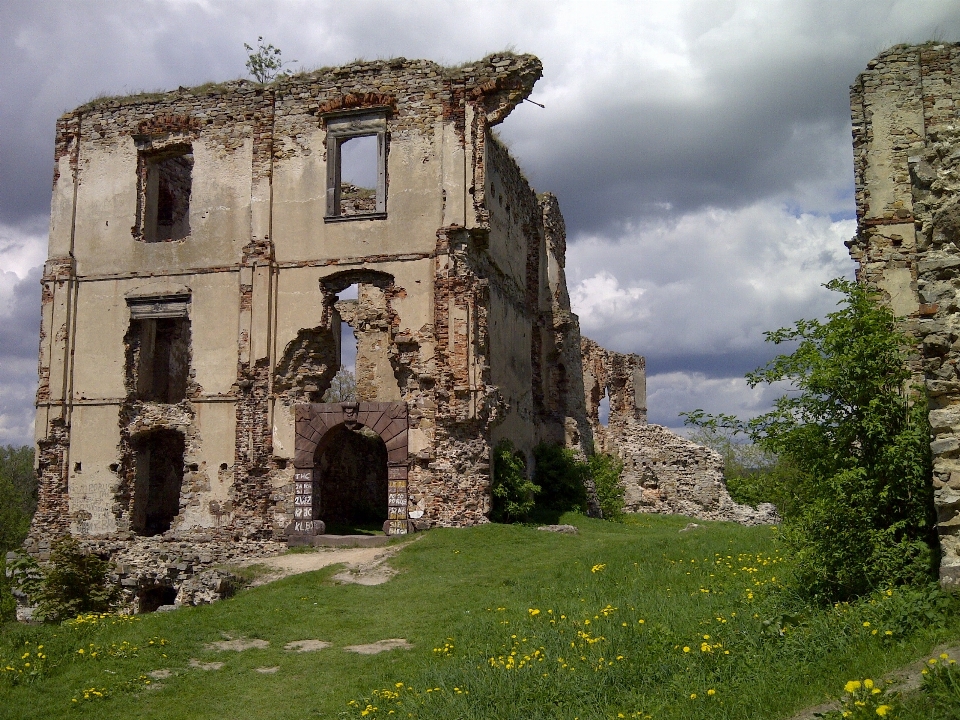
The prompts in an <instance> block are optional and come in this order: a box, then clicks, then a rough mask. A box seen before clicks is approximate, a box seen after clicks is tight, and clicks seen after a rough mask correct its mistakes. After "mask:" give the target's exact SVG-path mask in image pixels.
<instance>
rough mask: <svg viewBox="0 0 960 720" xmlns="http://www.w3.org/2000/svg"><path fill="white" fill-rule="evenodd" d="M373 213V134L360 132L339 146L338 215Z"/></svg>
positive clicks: (374, 159)
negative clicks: (361, 133)
mask: <svg viewBox="0 0 960 720" xmlns="http://www.w3.org/2000/svg"><path fill="white" fill-rule="evenodd" d="M374 212H377V136H376V135H361V136H360V137H353V138H349V139H347V140H344V141H343V143H341V145H340V215H363V214H367V213H374Z"/></svg>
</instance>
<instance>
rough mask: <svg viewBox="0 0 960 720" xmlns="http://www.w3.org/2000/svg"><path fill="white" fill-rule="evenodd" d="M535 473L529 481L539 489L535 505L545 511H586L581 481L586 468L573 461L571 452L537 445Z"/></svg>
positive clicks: (545, 444) (583, 487) (534, 453)
mask: <svg viewBox="0 0 960 720" xmlns="http://www.w3.org/2000/svg"><path fill="white" fill-rule="evenodd" d="M533 457H534V459H535V460H536V463H537V465H536V471H535V472H534V475H533V481H534V482H535V483H536V484H537V485H539V486H540V498H539V499H538V501H537V506H538V507H540V508H543V509H546V510H556V511H559V512H566V511H568V510H577V511H579V512H586V510H587V491H586V487H585V485H584V479H585V478H586V477H589V474H590V467H589V466H588V465H587V464H586V463H583V462H579V461H578V460H577V456H576V455H575V454H574V452H573V450H569V449H567V448H565V447H561V446H560V445H552V444H550V443H541V444H540V445H537V447H536V448H534V450H533Z"/></svg>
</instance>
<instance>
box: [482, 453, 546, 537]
mask: <svg viewBox="0 0 960 720" xmlns="http://www.w3.org/2000/svg"><path fill="white" fill-rule="evenodd" d="M538 492H540V488H539V487H538V486H537V485H536V484H534V483H533V482H532V481H531V480H530V478H528V477H527V463H526V460H525V459H524V457H523V454H522V453H520V452H518V451H517V450H516V449H514V447H513V443H511V442H510V441H509V440H501V441H500V442H499V443H498V444H497V446H496V448H494V450H493V482H492V485H491V488H490V494H491V496H492V500H493V508H492V509H491V511H490V519H491V520H493V521H494V522H501V523H505V522H518V521H522V520H525V519H526V518H527V516H529V515H530V512H531V511H532V510H533V507H534V505H535V503H536V501H535V496H536V494H537V493H538Z"/></svg>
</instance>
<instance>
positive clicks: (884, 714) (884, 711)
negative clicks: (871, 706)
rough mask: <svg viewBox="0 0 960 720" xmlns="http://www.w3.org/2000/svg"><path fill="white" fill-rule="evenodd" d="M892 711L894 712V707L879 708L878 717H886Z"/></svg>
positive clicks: (882, 706)
mask: <svg viewBox="0 0 960 720" xmlns="http://www.w3.org/2000/svg"><path fill="white" fill-rule="evenodd" d="M891 710H893V706H892V705H881V706H880V707H878V708H877V715H879V716H880V717H884V716H886V714H887V713H888V712H890V711H891Z"/></svg>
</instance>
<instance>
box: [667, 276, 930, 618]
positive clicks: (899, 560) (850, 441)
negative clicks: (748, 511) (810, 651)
mask: <svg viewBox="0 0 960 720" xmlns="http://www.w3.org/2000/svg"><path fill="white" fill-rule="evenodd" d="M827 287H828V288H829V289H831V290H835V291H838V292H841V293H843V294H844V299H843V300H842V301H841V302H840V305H841V306H842V307H841V309H840V310H838V311H836V312H834V313H830V314H829V315H828V316H827V321H826V322H820V321H818V320H799V321H797V322H796V323H795V324H794V326H793V327H792V328H782V329H780V330H777V331H775V332H769V333H767V334H766V336H767V340H768V341H770V342H773V343H774V344H781V343H797V347H796V350H795V351H794V352H793V353H791V354H790V355H779V356H777V357H776V358H774V359H773V360H772V361H771V362H770V363H769V364H767V366H766V367H764V368H760V369H758V370H756V371H754V372H752V373H749V374H748V375H747V381H748V383H749V384H750V386H751V387H755V386H757V385H759V384H760V383H767V384H773V383H780V382H783V381H787V382H789V383H790V384H791V385H792V386H793V387H794V388H795V391H794V392H792V393H791V394H789V395H784V396H782V397H780V398H779V399H778V400H777V401H776V403H775V405H774V409H773V410H772V411H770V412H768V413H765V414H763V415H761V416H759V417H757V418H754V419H753V420H750V421H749V422H742V421H740V420H737V418H734V417H731V416H726V415H718V416H708V415H706V414H705V413H703V412H702V411H699V410H698V411H694V412H692V413H685V415H686V418H687V419H686V421H687V422H688V423H689V424H693V425H697V426H699V427H701V428H704V429H707V430H710V431H722V432H729V433H732V434H736V433H739V432H742V433H746V434H747V435H748V436H749V437H750V439H751V440H752V441H753V442H754V443H755V444H757V445H759V446H760V447H761V448H763V449H764V450H766V451H768V452H770V453H773V454H775V455H776V456H778V457H779V458H782V459H783V460H784V461H786V462H787V463H788V464H789V466H790V467H792V468H793V470H794V473H793V474H792V475H790V476H789V477H781V478H780V479H779V480H776V482H777V483H778V487H777V490H776V492H780V493H782V494H785V495H786V496H789V497H790V498H791V500H792V502H793V505H792V506H789V510H788V511H787V512H785V513H784V517H785V526H784V532H783V538H784V540H785V541H786V543H787V545H788V547H790V549H791V550H793V552H794V554H795V559H796V570H795V573H796V584H797V588H798V589H799V590H800V591H801V592H803V593H805V594H809V595H812V596H813V597H816V598H819V599H821V600H824V601H835V600H846V599H849V598H852V597H856V596H859V595H862V594H865V593H868V592H869V591H870V590H871V589H873V588H877V587H885V586H888V585H891V584H914V585H923V584H926V583H928V582H930V581H931V580H932V579H933V578H934V576H935V572H934V571H935V568H936V565H937V554H936V552H937V551H936V548H937V538H936V516H935V513H934V506H933V488H932V483H931V478H932V461H931V456H930V426H929V423H928V420H927V408H926V404H925V402H924V401H923V397H922V395H921V394H919V393H916V394H910V393H908V392H906V391H905V387H906V385H907V382H908V381H909V379H910V371H909V370H908V368H907V366H906V362H905V361H906V355H905V352H906V351H905V348H909V347H910V345H911V343H912V341H911V340H910V338H908V337H906V336H904V335H903V334H901V333H900V332H898V331H897V329H896V320H895V318H894V316H893V314H892V313H891V312H890V311H889V310H888V309H886V308H885V307H882V306H880V305H879V304H878V303H877V302H876V298H875V296H874V295H873V294H872V293H871V292H870V291H869V290H867V289H866V288H864V287H862V286H860V285H857V284H856V283H852V282H849V281H846V280H833V281H831V282H829V283H827Z"/></svg>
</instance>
